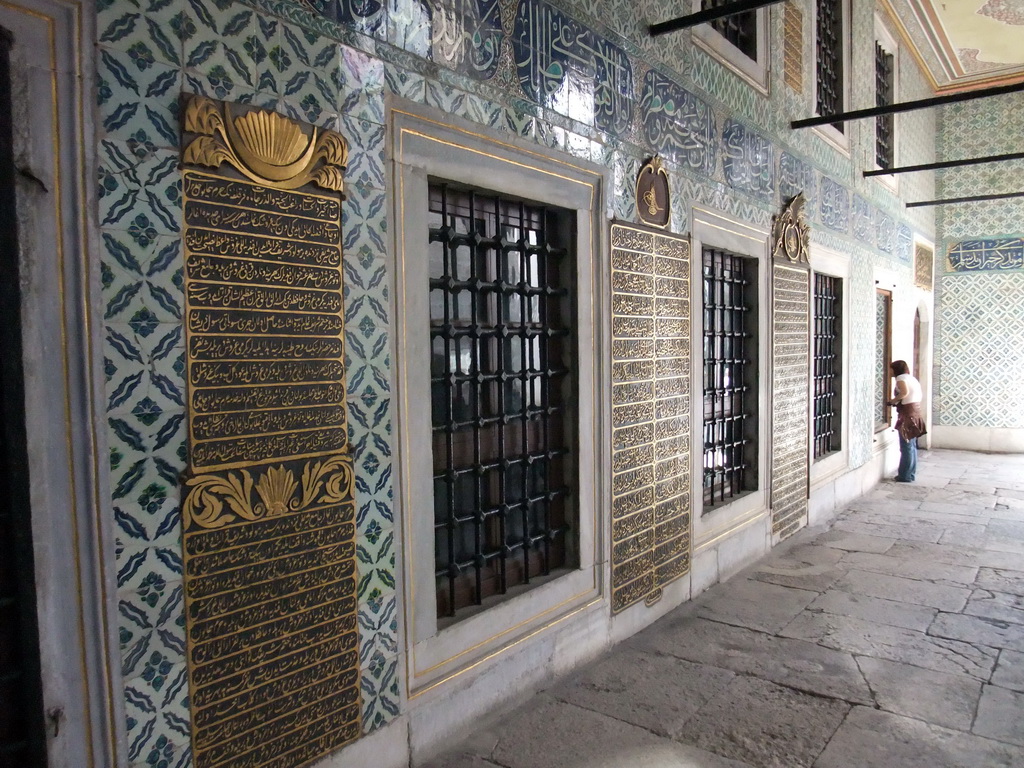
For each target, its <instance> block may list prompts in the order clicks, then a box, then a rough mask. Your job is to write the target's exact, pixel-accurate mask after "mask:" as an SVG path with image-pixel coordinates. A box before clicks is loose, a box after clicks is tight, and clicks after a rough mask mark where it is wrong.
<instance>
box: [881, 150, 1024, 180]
mask: <svg viewBox="0 0 1024 768" xmlns="http://www.w3.org/2000/svg"><path fill="white" fill-rule="evenodd" d="M1003 160H1024V152H1007V153H1006V154H1002V155H986V156H985V157H967V158H964V159H963V160H943V161H942V162H939V163H922V164H921V165H901V166H898V167H896V168H879V169H878V170H874V171H864V175H865V176H889V175H890V174H894V173H913V172H915V171H938V170H941V169H942V168H960V167H963V166H967V165H981V164H982V163H999V162H1002V161H1003Z"/></svg>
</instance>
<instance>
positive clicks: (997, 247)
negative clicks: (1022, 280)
mask: <svg viewBox="0 0 1024 768" xmlns="http://www.w3.org/2000/svg"><path fill="white" fill-rule="evenodd" d="M946 263H947V266H948V269H949V271H950V272H992V271H996V272H1003V271H1007V270H1014V269H1021V268H1022V267H1024V238H1022V237H1003V238H992V239H990V240H961V241H960V242H956V243H950V245H949V248H948V249H947V251H946Z"/></svg>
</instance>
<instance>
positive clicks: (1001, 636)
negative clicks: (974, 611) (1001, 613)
mask: <svg viewBox="0 0 1024 768" xmlns="http://www.w3.org/2000/svg"><path fill="white" fill-rule="evenodd" d="M928 634H929V635H932V636H933V637H946V638H949V639H950V640H963V641H964V642H966V643H973V644H975V645H987V646H989V647H991V648H1009V649H1010V650H1013V651H1024V626H1022V625H1020V624H1016V623H1013V622H1009V621H1000V620H999V619H990V618H986V617H984V616H965V615H964V614H962V613H940V614H939V615H938V617H937V618H936V619H935V622H934V623H933V624H932V625H931V627H929V628H928Z"/></svg>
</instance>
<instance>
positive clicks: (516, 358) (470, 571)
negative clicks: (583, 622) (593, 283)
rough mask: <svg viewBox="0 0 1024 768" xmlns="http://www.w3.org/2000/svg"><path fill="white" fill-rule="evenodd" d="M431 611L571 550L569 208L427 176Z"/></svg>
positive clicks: (460, 604)
mask: <svg viewBox="0 0 1024 768" xmlns="http://www.w3.org/2000/svg"><path fill="white" fill-rule="evenodd" d="M429 200H430V205H429V226H430V236H429V241H430V341H431V372H430V376H431V415H432V426H433V441H432V442H433V446H432V449H433V466H434V470H433V478H434V534H435V535H434V541H435V575H436V579H437V611H438V616H439V617H451V616H455V615H456V612H458V611H459V610H461V609H463V608H466V607H468V606H474V605H481V604H483V603H484V601H485V600H486V599H487V598H490V597H493V596H495V595H502V594H506V593H507V592H508V591H509V590H510V589H512V588H513V587H517V586H520V585H526V584H530V583H531V582H536V581H537V580H538V579H540V578H543V577H545V576H548V575H550V574H551V573H552V572H553V571H555V570H557V569H561V568H566V567H572V566H573V565H574V562H575V558H576V553H575V551H574V550H575V546H576V537H577V535H578V534H577V533H575V532H574V531H575V526H574V519H573V514H574V513H573V509H572V506H571V499H572V497H573V496H574V489H575V468H574V464H573V462H574V461H575V457H574V455H573V454H574V451H573V450H572V439H571V435H572V434H573V419H574V413H573V403H574V402H576V399H577V398H576V386H577V385H576V380H577V377H576V375H575V372H574V371H573V360H574V359H575V352H574V350H575V347H574V344H575V340H574V336H573V334H572V332H571V327H572V320H571V318H572V317H573V303H574V295H573V294H574V285H575V268H576V266H575V262H574V259H573V256H572V253H571V251H570V249H569V247H568V243H571V242H573V234H572V225H571V222H572V221H574V219H573V218H572V214H571V213H570V212H568V211H563V210H560V209H553V208H550V207H545V206H541V205H537V204H532V203H527V202H523V201H520V200H513V199H508V198H504V197H499V196H495V195H493V194H490V193H485V192H477V191H471V190H466V189H462V188H457V187H454V186H452V185H448V184H443V183H431V184H430V187H429Z"/></svg>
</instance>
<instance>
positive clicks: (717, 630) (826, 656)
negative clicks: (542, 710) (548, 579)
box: [630, 618, 874, 704]
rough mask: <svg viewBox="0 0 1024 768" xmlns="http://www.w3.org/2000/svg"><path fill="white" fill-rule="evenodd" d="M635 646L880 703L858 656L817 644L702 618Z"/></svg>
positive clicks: (647, 635)
mask: <svg viewBox="0 0 1024 768" xmlns="http://www.w3.org/2000/svg"><path fill="white" fill-rule="evenodd" d="M630 642H631V643H636V644H637V645H638V646H639V647H643V648H647V649H649V650H654V651H658V652H660V653H666V654H671V655H673V656H676V657H678V658H681V659H686V660H688V661H693V662H698V663H701V664H708V665H711V666H715V667H721V668H723V669H730V670H732V671H733V672H740V673H744V674H748V675H753V676H755V677H760V678H764V679H766V680H771V681H774V682H777V683H780V684H782V685H788V686H790V687H792V688H797V689H799V690H802V691H808V692H810V693H816V694H818V695H819V696H827V697H831V698H837V699H843V700H845V701H851V702H856V703H859V704H872V703H874V700H873V699H872V697H871V692H870V690H869V689H868V686H867V683H866V682H865V681H864V676H863V675H862V674H861V672H860V669H859V668H858V666H857V663H856V662H855V661H854V659H853V656H852V655H851V654H849V653H843V652H842V651H837V650H834V649H832V648H823V647H822V646H820V645H817V644H815V643H809V642H804V641H802V640H793V639H789V638H785V637H773V636H772V635H768V634H765V633H762V632H755V631H753V630H750V629H745V628H743V627H732V626H728V625H725V624H719V623H717V622H713V621H707V620H704V619H698V618H687V619H684V620H676V621H669V622H664V621H663V622H659V623H658V624H656V625H655V626H653V627H650V628H648V629H646V630H644V631H643V632H642V633H640V634H639V635H638V636H637V637H636V638H634V639H633V640H631V641H630Z"/></svg>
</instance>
